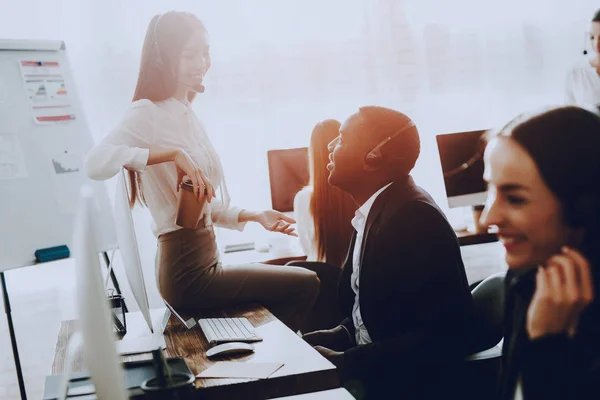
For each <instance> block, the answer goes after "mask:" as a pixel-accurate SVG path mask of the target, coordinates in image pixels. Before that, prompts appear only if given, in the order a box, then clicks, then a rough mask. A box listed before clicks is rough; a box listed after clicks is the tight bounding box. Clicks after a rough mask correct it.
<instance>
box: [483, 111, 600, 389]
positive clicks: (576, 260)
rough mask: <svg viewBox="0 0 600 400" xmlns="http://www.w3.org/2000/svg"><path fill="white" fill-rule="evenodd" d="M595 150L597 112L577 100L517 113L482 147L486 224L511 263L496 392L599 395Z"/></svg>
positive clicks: (599, 226) (599, 205) (598, 164)
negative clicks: (577, 104)
mask: <svg viewBox="0 0 600 400" xmlns="http://www.w3.org/2000/svg"><path fill="white" fill-rule="evenodd" d="M599 155H600V117H599V116H598V115H596V114H594V113H592V112H589V111H586V110H584V109H581V108H577V107H563V108H557V109H553V110H550V111H547V112H544V113H542V114H538V115H535V116H533V117H528V118H523V117H520V118H517V119H516V120H513V121H512V122H510V123H509V124H508V125H507V126H505V127H504V128H503V129H502V130H500V131H499V132H497V133H495V134H494V135H492V136H491V138H490V140H489V143H488V145H487V148H486V152H485V156H484V158H485V173H484V178H485V179H486V180H487V182H488V184H489V190H488V200H487V204H486V206H485V210H484V212H483V215H482V223H483V224H485V225H487V226H490V225H495V226H497V227H498V234H499V237H500V239H501V241H502V242H503V243H504V246H505V247H506V261H507V264H508V267H509V271H508V273H507V277H506V288H507V295H506V313H505V321H506V325H505V337H504V347H503V373H502V380H501V392H502V396H501V398H502V399H512V398H524V399H525V400H531V399H545V400H547V399H588V398H590V399H591V398H596V399H597V398H600V312H599V307H598V300H597V292H598V278H599V276H600V240H599V235H600V156H599ZM515 395H516V397H515ZM521 396H522V397H521Z"/></svg>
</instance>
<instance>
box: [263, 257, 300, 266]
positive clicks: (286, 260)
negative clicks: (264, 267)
mask: <svg viewBox="0 0 600 400" xmlns="http://www.w3.org/2000/svg"><path fill="white" fill-rule="evenodd" d="M293 261H306V256H298V257H283V258H274V259H272V260H267V261H263V262H262V263H263V264H269V265H286V264H288V263H290V262H293Z"/></svg>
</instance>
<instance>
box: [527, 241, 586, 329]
mask: <svg viewBox="0 0 600 400" xmlns="http://www.w3.org/2000/svg"><path fill="white" fill-rule="evenodd" d="M593 299H594V287H593V280H592V276H591V271H590V264H589V262H588V261H587V259H586V258H585V257H584V256H583V255H582V254H581V253H579V252H578V251H577V250H573V249H569V248H566V247H564V248H563V250H562V254H557V255H554V256H552V257H550V258H549V259H548V261H547V262H546V266H545V267H542V268H540V269H539V270H538V272H537V275H536V289H535V293H534V295H533V298H532V300H531V303H530V305H529V309H528V310H527V325H526V327H527V333H528V335H529V337H530V338H531V339H537V338H540V337H543V336H546V335H553V334H561V333H566V334H568V335H569V336H571V337H572V336H573V335H575V333H576V331H577V325H578V323H579V317H580V316H581V313H582V311H583V310H584V309H585V308H586V307H587V306H588V305H589V304H590V303H591V302H592V301H593Z"/></svg>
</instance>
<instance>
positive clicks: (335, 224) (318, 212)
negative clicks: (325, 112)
mask: <svg viewBox="0 0 600 400" xmlns="http://www.w3.org/2000/svg"><path fill="white" fill-rule="evenodd" d="M339 130H340V123H339V122H338V121H336V120H334V119H328V120H325V121H323V122H319V123H318V124H317V125H316V126H315V127H314V129H313V131H312V136H311V139H310V147H309V152H308V157H309V168H310V185H311V186H312V195H311V198H310V213H311V215H312V217H313V221H314V226H315V242H316V245H317V257H318V261H322V262H326V263H328V264H331V265H337V266H340V267H341V266H342V264H343V263H344V259H345V257H346V253H347V252H348V247H349V245H350V240H351V238H352V233H353V228H352V224H351V223H350V221H352V217H353V216H354V212H355V211H356V204H355V203H354V201H353V200H352V197H350V195H349V194H348V193H346V192H344V191H342V190H341V189H339V188H337V187H334V186H331V185H330V184H329V181H328V179H329V171H328V170H327V164H328V163H329V150H328V149H327V145H328V144H329V143H330V142H331V141H332V140H333V139H335V138H336V137H337V136H338V135H339Z"/></svg>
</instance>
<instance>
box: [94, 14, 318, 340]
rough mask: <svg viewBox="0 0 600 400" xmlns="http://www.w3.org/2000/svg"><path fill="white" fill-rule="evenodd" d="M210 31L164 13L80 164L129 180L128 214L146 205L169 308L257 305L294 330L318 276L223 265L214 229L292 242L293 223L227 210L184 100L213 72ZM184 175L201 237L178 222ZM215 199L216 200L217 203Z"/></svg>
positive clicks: (211, 157)
mask: <svg viewBox="0 0 600 400" xmlns="http://www.w3.org/2000/svg"><path fill="white" fill-rule="evenodd" d="M210 65H211V64H210V55H209V41H208V33H207V31H206V29H205V27H204V25H203V24H202V22H201V21H200V20H199V19H198V18H197V17H195V16H194V15H192V14H189V13H182V12H175V11H170V12H167V13H164V14H161V15H157V16H155V17H154V18H153V19H152V21H151V22H150V25H149V27H148V31H147V33H146V38H145V41H144V47H143V50H142V60H141V66H140V73H139V78H138V82H137V87H136V90H135V94H134V97H133V100H134V101H133V103H132V104H131V106H130V107H129V109H128V110H127V112H126V114H125V117H124V119H123V120H122V121H121V123H120V124H119V125H118V126H117V127H116V128H115V129H114V130H113V131H112V132H111V133H110V134H109V135H108V136H107V137H105V138H104V139H103V140H102V142H101V143H100V144H98V145H97V146H96V147H94V148H93V149H92V150H91V151H90V153H89V154H88V157H87V159H86V165H85V168H86V171H87V174H88V175H89V176H90V178H92V179H97V180H104V179H108V178H111V177H113V176H114V175H115V174H117V173H118V172H119V171H120V169H121V168H122V167H124V168H126V169H127V170H128V172H129V177H130V179H129V184H130V192H131V193H130V194H131V202H132V204H131V205H132V206H133V205H134V204H135V202H136V201H140V202H141V203H144V204H145V205H146V206H147V207H148V209H149V210H150V213H151V215H152V218H153V221H154V224H153V230H154V233H155V235H156V236H157V237H158V252H157V256H156V261H157V265H156V267H157V277H158V287H159V291H160V293H161V295H162V296H163V298H164V299H165V300H167V301H168V302H169V303H170V304H171V305H173V306H174V307H180V308H192V309H193V308H221V307H226V306H230V305H233V304H238V303H246V302H259V303H261V304H263V305H265V306H266V307H268V308H269V309H270V310H271V311H272V312H273V313H274V314H275V315H276V316H277V317H278V318H279V319H281V320H282V321H283V322H285V323H286V324H287V325H288V326H289V327H290V328H292V329H294V330H297V329H299V328H300V326H301V323H302V321H303V320H304V318H305V317H306V314H307V312H308V311H309V310H310V308H311V306H312V305H313V303H314V301H315V299H316V297H317V294H318V291H319V280H318V278H317V277H316V274H315V273H314V272H312V271H308V270H306V269H303V268H297V267H282V266H277V267H273V266H268V265H262V264H252V265H236V266H223V265H222V264H221V263H220V262H219V252H218V248H217V244H216V239H215V234H214V229H213V223H214V224H216V225H217V226H222V227H225V228H229V229H237V230H242V229H243V228H244V226H245V224H246V223H247V222H258V223H260V224H261V225H262V226H263V227H265V229H267V230H270V231H277V232H281V233H284V234H290V235H295V233H294V228H293V227H291V226H290V225H291V224H292V223H294V222H295V221H294V220H293V219H291V218H288V217H286V216H285V215H283V214H281V213H279V212H276V211H272V210H269V211H262V212H251V211H246V210H241V209H239V208H235V207H232V206H231V205H230V204H229V195H228V192H227V186H226V184H225V179H224V176H223V168H222V165H221V161H220V159H219V156H218V154H217V153H216V152H215V149H214V148H213V146H212V144H211V142H210V140H209V138H208V136H207V134H206V130H205V128H204V125H203V124H202V123H201V122H200V121H199V120H198V118H197V117H196V115H195V113H194V111H193V109H192V108H191V105H190V102H191V101H192V100H193V99H194V97H195V95H196V93H197V92H203V91H204V86H202V80H203V77H204V75H205V74H206V72H207V71H208V69H209V68H210ZM184 176H187V177H189V178H190V179H191V180H192V183H193V186H194V193H195V194H196V195H197V196H198V197H199V198H200V197H201V196H206V197H207V201H208V202H207V204H206V206H205V208H204V215H203V217H202V220H201V222H200V225H199V228H197V229H195V230H194V229H186V228H181V227H179V226H177V225H176V224H175V220H176V218H175V216H176V213H177V191H178V188H179V184H180V183H181V181H182V179H183V178H184ZM217 192H218V193H219V196H218V197H217Z"/></svg>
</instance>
